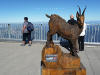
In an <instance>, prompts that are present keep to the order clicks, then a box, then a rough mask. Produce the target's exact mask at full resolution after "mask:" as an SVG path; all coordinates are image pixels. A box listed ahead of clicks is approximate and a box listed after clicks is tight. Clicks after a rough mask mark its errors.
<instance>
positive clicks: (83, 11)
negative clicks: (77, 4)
mask: <svg viewBox="0 0 100 75" xmlns="http://www.w3.org/2000/svg"><path fill="white" fill-rule="evenodd" d="M85 10H86V7H85V8H84V10H83V13H82V15H84V13H85Z"/></svg>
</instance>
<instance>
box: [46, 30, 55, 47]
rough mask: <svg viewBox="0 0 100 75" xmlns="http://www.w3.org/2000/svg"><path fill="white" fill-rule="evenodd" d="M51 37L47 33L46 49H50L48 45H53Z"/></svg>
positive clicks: (49, 33) (51, 34) (50, 33)
mask: <svg viewBox="0 0 100 75" xmlns="http://www.w3.org/2000/svg"><path fill="white" fill-rule="evenodd" d="M52 36H53V33H52V32H50V31H48V33H47V42H46V46H47V47H50V44H54V43H53V40H52Z"/></svg>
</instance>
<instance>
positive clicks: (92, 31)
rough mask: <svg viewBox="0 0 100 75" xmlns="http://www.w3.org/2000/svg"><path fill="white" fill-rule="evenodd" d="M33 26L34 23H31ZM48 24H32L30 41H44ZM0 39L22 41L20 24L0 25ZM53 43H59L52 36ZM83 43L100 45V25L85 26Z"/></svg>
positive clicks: (55, 37) (56, 38)
mask: <svg viewBox="0 0 100 75" xmlns="http://www.w3.org/2000/svg"><path fill="white" fill-rule="evenodd" d="M33 24H34V23H33ZM48 30H49V28H48V24H47V23H42V24H38V23H35V24H34V31H33V32H32V36H31V37H32V40H33V41H34V40H35V41H46V40H47V32H48ZM0 39H3V40H22V24H0ZM53 40H54V41H59V40H60V38H59V37H58V36H57V35H54V36H53ZM85 42H87V43H100V25H99V24H98V25H97V24H96V25H87V29H86V35H85Z"/></svg>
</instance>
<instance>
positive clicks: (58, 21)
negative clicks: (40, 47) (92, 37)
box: [46, 7, 86, 56]
mask: <svg viewBox="0 0 100 75" xmlns="http://www.w3.org/2000/svg"><path fill="white" fill-rule="evenodd" d="M85 10H86V8H85V9H84V10H83V13H82V14H81V9H80V7H79V12H78V11H77V13H76V18H77V23H76V24H75V25H71V24H69V23H67V22H66V21H65V20H64V19H62V18H61V17H60V16H58V15H56V14H52V15H51V16H49V15H47V14H46V16H47V17H48V18H50V20H49V31H48V33H47V43H46V45H47V46H48V47H49V46H50V44H53V40H52V36H53V35H54V34H56V33H57V34H58V35H59V36H61V37H63V38H64V39H67V40H69V41H70V42H71V44H72V49H71V51H70V53H71V54H72V55H73V56H78V55H77V52H78V50H79V47H78V36H79V35H80V33H81V32H82V30H83V25H84V19H85V18H84V12H85Z"/></svg>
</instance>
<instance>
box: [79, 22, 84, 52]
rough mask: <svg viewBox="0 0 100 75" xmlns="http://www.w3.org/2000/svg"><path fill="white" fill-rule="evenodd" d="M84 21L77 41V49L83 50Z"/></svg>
mask: <svg viewBox="0 0 100 75" xmlns="http://www.w3.org/2000/svg"><path fill="white" fill-rule="evenodd" d="M85 30H86V23H84V26H83V31H82V32H81V34H80V36H79V38H78V43H79V51H84V37H85Z"/></svg>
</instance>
